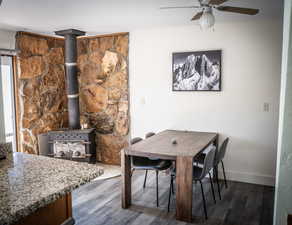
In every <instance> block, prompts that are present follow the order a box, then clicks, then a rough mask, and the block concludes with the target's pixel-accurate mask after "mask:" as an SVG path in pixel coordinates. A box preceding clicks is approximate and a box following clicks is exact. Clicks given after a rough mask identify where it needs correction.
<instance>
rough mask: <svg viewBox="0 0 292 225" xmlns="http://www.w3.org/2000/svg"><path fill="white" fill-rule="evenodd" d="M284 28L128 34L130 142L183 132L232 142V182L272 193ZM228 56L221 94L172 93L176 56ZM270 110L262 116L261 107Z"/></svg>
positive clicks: (231, 26)
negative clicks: (207, 52)
mask: <svg viewBox="0 0 292 225" xmlns="http://www.w3.org/2000/svg"><path fill="white" fill-rule="evenodd" d="M281 43H282V26H281V21H257V20H256V19H255V20H253V21H250V22H244V23H226V24H222V23H221V24H220V23H219V24H217V25H216V28H215V31H214V32H211V31H208V32H202V31H201V30H200V28H199V27H198V26H185V27H167V28H161V29H147V30H146V29H145V30H136V31H133V32H131V33H130V59H129V62H130V97H131V106H130V110H131V135H132V137H134V136H142V137H143V136H144V134H145V133H146V132H149V131H155V132H158V131H161V130H164V129H169V128H171V129H181V130H195V131H215V132H219V133H220V135H221V141H222V138H223V137H226V136H229V137H230V139H231V142H230V145H229V148H228V152H227V156H226V159H225V163H226V169H227V171H228V172H227V176H228V177H229V179H233V180H239V181H245V182H251V183H259V184H267V185H274V177H275V166H276V156H277V155H276V154H277V152H276V149H277V131H278V109H279V94H280V70H281ZM208 49H211V50H212V49H222V51H223V57H222V64H223V65H222V66H223V67H222V73H223V76H222V91H221V92H173V91H172V87H171V85H172V52H180V51H196V50H208ZM265 102H267V103H269V104H270V111H269V112H264V111H263V105H264V103H265Z"/></svg>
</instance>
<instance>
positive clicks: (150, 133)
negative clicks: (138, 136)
mask: <svg viewBox="0 0 292 225" xmlns="http://www.w3.org/2000/svg"><path fill="white" fill-rule="evenodd" d="M154 135H155V133H154V132H149V133H147V134H146V135H145V138H150V137H152V136H154Z"/></svg>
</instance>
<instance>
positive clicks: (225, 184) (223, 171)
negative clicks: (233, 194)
mask: <svg viewBox="0 0 292 225" xmlns="http://www.w3.org/2000/svg"><path fill="white" fill-rule="evenodd" d="M221 165H222V170H223V176H224V182H225V187H226V188H228V186H227V180H226V174H225V168H224V163H223V161H221Z"/></svg>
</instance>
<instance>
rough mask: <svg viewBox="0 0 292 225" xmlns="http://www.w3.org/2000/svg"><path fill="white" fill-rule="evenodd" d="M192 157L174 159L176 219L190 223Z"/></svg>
mask: <svg viewBox="0 0 292 225" xmlns="http://www.w3.org/2000/svg"><path fill="white" fill-rule="evenodd" d="M192 202H193V157H181V156H179V157H177V159H176V219H177V220H181V221H184V222H191V221H192Z"/></svg>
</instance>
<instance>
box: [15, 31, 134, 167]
mask: <svg viewBox="0 0 292 225" xmlns="http://www.w3.org/2000/svg"><path fill="white" fill-rule="evenodd" d="M16 43H17V46H18V48H19V50H20V54H19V56H18V58H17V64H18V70H17V71H18V74H17V77H18V79H17V81H18V82H17V83H18V84H17V85H18V115H19V116H18V117H19V121H18V124H19V126H18V127H19V136H20V147H21V151H24V152H29V153H37V152H38V149H37V134H39V133H43V132H45V131H48V130H54V129H57V128H61V127H67V126H68V115H67V101H66V91H65V86H66V84H65V72H64V65H63V63H64V41H63V40H62V39H55V38H50V37H43V36H38V35H34V34H28V33H23V32H19V33H18V34H17V36H16ZM77 44H78V67H79V74H78V75H79V76H78V79H79V87H80V112H81V125H84V124H87V125H88V127H90V128H91V127H93V128H95V129H96V142H97V157H98V160H100V161H102V162H105V163H110V164H119V162H120V150H121V149H122V148H123V147H125V146H127V144H128V133H129V99H128V93H129V91H128V49H129V37H128V34H126V33H125V34H116V35H109V36H102V37H98V36H97V37H86V38H79V39H78V42H77Z"/></svg>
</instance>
